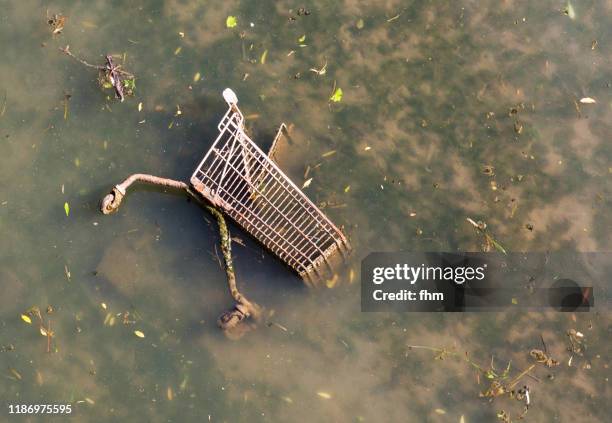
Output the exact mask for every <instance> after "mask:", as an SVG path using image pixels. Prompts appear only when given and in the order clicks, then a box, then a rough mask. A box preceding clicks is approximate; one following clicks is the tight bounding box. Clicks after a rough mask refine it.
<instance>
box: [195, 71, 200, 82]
mask: <svg viewBox="0 0 612 423" xmlns="http://www.w3.org/2000/svg"><path fill="white" fill-rule="evenodd" d="M201 77H202V75H200V72H196V74H195V75H193V82H198V81H199V80H200V78H201Z"/></svg>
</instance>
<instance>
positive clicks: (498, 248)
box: [486, 234, 508, 255]
mask: <svg viewBox="0 0 612 423" xmlns="http://www.w3.org/2000/svg"><path fill="white" fill-rule="evenodd" d="M486 235H487V239H488V240H489V241H491V244H493V246H494V247H495V249H496V250H497V251H499V252H501V253H504V254H505V255H508V253H507V252H506V249H505V248H504V247H502V245H501V244H500V243H499V242H497V241H496V240H495V239H494V238H493V237H492V236H491V235H488V234H486Z"/></svg>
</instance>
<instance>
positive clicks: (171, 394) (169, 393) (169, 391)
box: [166, 386, 174, 401]
mask: <svg viewBox="0 0 612 423" xmlns="http://www.w3.org/2000/svg"><path fill="white" fill-rule="evenodd" d="M166 397H167V398H168V401H172V400H173V399H174V392H172V388H171V387H170V386H168V389H166Z"/></svg>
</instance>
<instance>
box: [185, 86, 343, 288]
mask: <svg viewBox="0 0 612 423" xmlns="http://www.w3.org/2000/svg"><path fill="white" fill-rule="evenodd" d="M223 98H224V99H225V101H226V102H227V103H228V105H229V109H228V111H227V112H226V113H225V115H224V116H223V118H222V119H221V122H220V123H219V125H218V128H219V136H218V137H217V139H216V140H215V142H214V143H213V145H212V146H211V148H210V149H209V150H208V153H206V155H205V156H204V159H203V160H202V161H201V162H200V164H199V165H198V167H197V168H196V170H195V172H194V173H193V175H192V176H191V180H190V182H191V185H192V186H193V188H194V189H195V190H196V191H197V192H198V193H200V194H201V195H202V196H203V197H204V198H206V199H207V200H208V201H210V202H211V203H212V204H214V205H215V206H217V207H219V208H220V209H221V210H223V211H224V212H225V213H226V214H227V215H228V216H230V217H231V218H232V219H233V220H235V221H236V222H237V223H238V224H239V225H240V226H241V227H242V228H243V229H244V230H246V231H247V232H248V233H250V234H251V235H252V236H253V237H254V238H255V239H257V240H258V241H259V242H261V243H262V244H263V245H265V246H266V247H267V248H268V249H269V250H270V251H271V252H273V253H274V254H275V255H276V256H277V257H279V258H280V259H281V260H282V261H284V262H285V263H286V264H287V265H288V266H289V267H291V268H292V269H293V270H295V271H296V272H297V273H298V274H299V275H300V276H301V277H302V279H304V280H305V281H306V282H307V283H314V282H316V281H317V280H320V279H321V275H322V273H323V272H322V270H331V271H332V272H333V267H334V264H335V262H336V261H337V260H336V257H337V256H338V255H339V256H341V257H342V256H344V255H346V254H347V253H348V252H349V249H350V247H349V243H348V241H347V239H346V237H345V236H344V234H343V233H342V231H340V229H338V228H337V227H336V226H335V225H334V224H333V223H332V222H331V221H330V220H329V219H328V218H327V216H325V214H323V212H322V211H321V210H319V208H318V207H317V206H316V205H315V204H314V203H313V202H312V201H310V200H309V199H308V197H307V196H306V195H305V194H304V193H303V192H302V191H301V190H300V189H299V188H298V187H297V186H296V185H295V184H294V183H293V182H292V181H291V180H290V179H289V178H288V177H287V175H285V174H284V173H283V171H282V170H281V169H280V168H279V167H278V165H277V164H276V163H275V162H274V161H273V159H272V158H271V157H270V155H268V154H265V153H264V152H263V151H262V150H261V149H260V148H259V147H258V146H257V145H256V144H255V143H254V142H253V140H251V139H250V138H249V136H248V135H247V134H246V132H245V130H244V116H243V115H242V113H241V112H240V109H238V99H237V98H236V94H235V93H234V92H233V91H232V90H231V89H229V88H227V89H225V91H223ZM283 127H284V125H281V128H280V129H279V132H278V133H277V135H276V138H275V139H274V143H273V144H272V148H271V151H272V149H274V147H275V146H276V143H277V142H278V140H279V139H280V137H281V136H282V131H283ZM322 266H325V267H326V269H322Z"/></svg>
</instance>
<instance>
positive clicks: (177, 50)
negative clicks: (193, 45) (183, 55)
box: [174, 47, 183, 56]
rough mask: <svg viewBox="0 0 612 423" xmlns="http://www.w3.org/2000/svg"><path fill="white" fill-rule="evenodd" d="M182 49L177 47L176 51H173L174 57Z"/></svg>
mask: <svg viewBox="0 0 612 423" xmlns="http://www.w3.org/2000/svg"><path fill="white" fill-rule="evenodd" d="M182 49H183V47H177V48H176V50H174V55H175V56H176V55H177V54H179V53H180V52H181V50H182Z"/></svg>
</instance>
